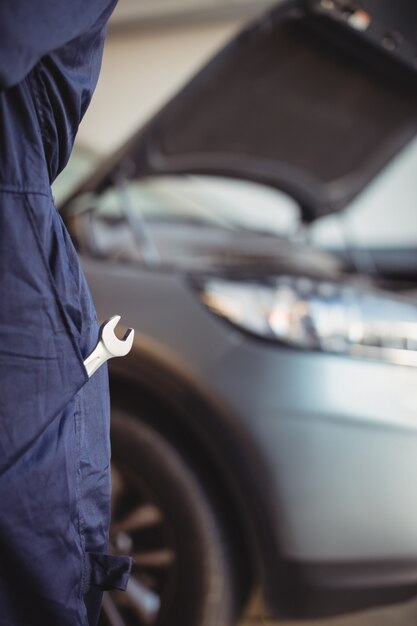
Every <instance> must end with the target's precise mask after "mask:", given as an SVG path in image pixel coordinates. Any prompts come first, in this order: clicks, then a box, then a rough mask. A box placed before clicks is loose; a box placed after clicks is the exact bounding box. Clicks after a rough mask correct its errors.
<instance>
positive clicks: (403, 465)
mask: <svg viewBox="0 0 417 626" xmlns="http://www.w3.org/2000/svg"><path fill="white" fill-rule="evenodd" d="M84 268H85V271H86V274H87V277H88V279H89V282H90V284H91V286H92V290H93V296H94V299H95V302H96V304H97V307H98V311H99V314H100V316H101V317H106V316H107V315H109V314H110V313H111V312H112V311H113V309H114V302H118V303H119V310H118V313H120V314H122V316H123V320H124V323H125V324H126V325H131V326H134V327H136V328H137V329H139V331H140V332H139V334H138V337H137V342H138V348H137V353H136V354H135V355H133V356H132V357H131V358H129V359H126V360H120V363H119V364H116V363H115V364H114V365H115V369H114V370H113V373H114V375H115V376H116V377H120V378H122V379H123V378H125V379H129V378H130V379H131V380H132V381H138V380H140V378H141V374H140V372H139V370H140V369H141V364H142V363H145V362H146V358H148V359H149V355H152V358H153V360H154V368H155V376H156V380H157V384H159V385H160V384H161V379H160V377H158V375H157V372H158V368H159V370H162V369H163V368H166V370H167V375H168V376H176V377H178V378H179V379H182V380H183V385H184V388H189V389H193V390H194V391H193V393H194V394H196V393H197V395H198V396H199V397H200V399H201V401H202V403H203V402H207V403H209V404H210V405H211V406H212V411H211V413H210V414H209V415H207V416H206V417H204V416H203V415H202V414H201V416H200V414H199V416H198V418H197V419H196V418H195V416H194V415H193V416H188V418H187V419H188V420H189V421H190V422H191V421H192V424H191V425H189V427H190V428H191V429H192V430H193V431H195V432H196V433H198V434H197V437H198V439H200V440H201V441H202V442H205V443H203V444H202V445H207V446H208V448H209V450H210V452H209V455H211V457H212V458H214V457H216V456H217V457H218V458H217V461H216V463H217V464H218V465H219V467H221V471H220V473H221V474H222V476H223V480H224V483H225V484H227V483H230V491H231V493H233V498H235V499H236V502H237V503H238V504H237V506H239V507H242V509H241V510H242V516H244V517H245V519H246V521H245V524H244V525H245V527H246V529H247V533H248V536H252V537H253V538H254V546H256V548H254V549H256V550H258V551H259V554H258V558H259V557H260V562H261V565H260V571H259V574H260V576H261V580H262V585H263V588H264V590H265V594H266V596H267V598H268V600H269V606H270V607H271V608H272V610H273V611H274V612H276V613H278V614H280V615H292V616H296V617H297V616H303V615H304V616H315V615H323V614H327V613H328V612H330V613H334V612H342V611H345V610H352V609H356V608H360V607H366V606H368V605H369V604H375V603H383V602H385V601H387V599H390V600H392V601H394V600H395V599H403V597H404V595H403V594H404V593H405V594H406V596H407V597H408V596H410V597H411V595H412V593H413V585H414V581H415V579H416V576H417V504H416V499H415V497H414V490H415V488H414V480H413V477H414V476H415V475H417V421H416V418H415V415H416V408H417V393H416V385H415V381H416V373H415V371H414V369H412V368H404V367H396V366H393V365H388V364H381V363H374V362H372V361H363V360H355V359H351V358H344V357H339V356H330V355H323V354H315V353H310V354H306V353H305V352H301V351H294V350H291V349H288V348H285V347H283V346H280V347H279V349H277V348H276V347H275V346H274V345H271V344H269V343H267V342H263V341H259V340H255V339H254V338H250V337H248V336H247V335H245V334H243V333H241V332H240V331H238V330H236V329H235V328H233V327H232V326H230V325H229V324H228V323H226V322H224V321H222V320H220V319H218V318H216V317H215V316H213V315H212V314H210V313H209V312H208V311H207V310H206V309H205V308H204V307H203V305H202V304H201V303H199V302H198V300H197V299H196V298H195V296H194V294H193V293H192V291H191V290H190V287H189V284H187V281H186V280H185V279H184V277H183V276H182V275H181V274H177V275H172V273H171V272H164V271H151V272H150V271H149V270H143V269H142V270H141V269H140V268H138V267H129V266H127V265H123V264H120V263H107V264H103V263H100V262H97V261H93V260H91V259H84ZM202 328H204V334H202V333H201V329H202ZM141 346H142V348H141ZM145 353H146V358H145ZM145 367H146V366H145ZM135 370H138V371H137V372H135ZM242 381H246V382H245V384H242ZM364 381H366V382H365V383H364ZM168 389H169V386H168ZM190 393H191V392H190ZM179 397H180V398H181V401H182V402H183V403H184V404H187V402H188V399H189V398H188V395H187V394H186V393H185V392H184V390H183V391H182V392H180V393H179ZM191 406H196V405H195V400H193V401H192V402H191ZM220 432H221V436H220ZM207 441H211V443H210V444H209V443H207ZM225 459H226V460H227V462H226V463H225ZM248 465H249V467H248ZM260 477H262V478H261V481H262V483H261V484H260V483H259V480H260ZM364 477H366V479H364ZM257 482H258V484H257ZM260 513H262V516H261V517H260ZM283 585H284V586H288V589H287V593H286V594H282V593H279V592H278V587H280V588H282V586H283ZM303 585H307V587H308V588H310V587H311V589H310V591H309V592H308V594H307V593H306V597H305V598H304V599H303V598H302V597H301V596H300V589H301V588H302V586H303ZM380 586H382V587H384V588H386V591H387V594H380V595H379V599H377V598H375V589H376V588H378V587H380ZM408 587H410V589H409V590H408V591H407V590H405V588H407V589H408ZM346 588H349V589H350V590H351V591H352V594H350V595H349V594H348V595H347V596H346V597H343V598H339V599H338V600H337V601H336V602H335V601H334V593H336V595H337V594H338V593H339V592H340V591H341V590H342V591H343V590H346ZM294 590H296V591H294ZM312 590H313V591H312ZM314 590H316V591H314ZM318 590H321V591H320V593H324V597H322V598H321V599H320V601H317V597H318V596H317V597H316V593H317V594H318V593H319V592H318ZM355 590H356V591H357V592H358V594H355V593H353V592H354V591H355ZM366 592H368V593H366ZM342 595H343V594H342ZM294 598H298V599H297V602H296V604H295V605H294V604H293V601H294Z"/></svg>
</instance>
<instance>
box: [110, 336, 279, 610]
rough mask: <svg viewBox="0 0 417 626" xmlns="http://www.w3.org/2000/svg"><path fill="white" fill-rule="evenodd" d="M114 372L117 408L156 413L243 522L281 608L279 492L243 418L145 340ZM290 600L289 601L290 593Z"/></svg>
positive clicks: (222, 503)
mask: <svg viewBox="0 0 417 626" xmlns="http://www.w3.org/2000/svg"><path fill="white" fill-rule="evenodd" d="M110 374H111V376H110V381H111V393H112V402H113V403H114V404H115V405H117V406H119V407H120V408H124V409H125V410H130V411H132V412H133V413H134V412H135V410H138V408H139V406H141V408H144V407H145V408H148V409H149V414H150V413H151V412H152V420H151V424H152V425H153V426H154V427H155V426H156V427H157V428H158V429H160V430H161V431H162V432H163V434H164V435H165V436H166V437H168V438H169V439H170V440H171V441H172V442H174V443H175V444H176V445H177V446H179V447H180V449H181V451H182V452H183V453H184V454H186V455H187V460H191V461H192V463H193V464H194V466H195V469H196V471H197V472H198V473H199V475H200V476H203V478H204V480H205V486H206V485H207V484H208V485H209V487H210V488H211V494H210V495H211V496H212V497H214V504H215V505H217V506H218V507H220V508H222V507H225V508H226V515H227V517H228V521H229V522H230V516H232V519H233V520H237V521H238V522H239V530H240V532H241V538H242V541H243V542H244V546H243V547H244V548H245V550H246V557H247V561H248V565H249V568H250V571H251V574H253V577H254V579H255V580H256V582H259V584H260V587H261V590H262V592H263V595H264V597H265V599H266V601H267V604H268V605H269V606H270V607H271V608H274V605H276V603H277V598H276V590H277V587H278V584H279V585H280V581H281V579H282V583H283V584H284V581H285V585H286V586H287V585H288V578H287V576H285V575H283V576H281V573H280V567H279V565H280V559H279V546H278V545H277V542H276V537H277V533H276V528H275V526H276V523H277V519H276V515H275V512H274V510H273V507H272V506H271V498H272V497H274V494H272V493H271V491H270V490H269V486H268V480H267V479H266V471H267V470H266V469H264V468H263V462H262V458H261V455H260V453H259V451H257V450H256V449H255V445H254V443H253V442H252V440H251V437H250V435H249V433H248V432H246V431H245V429H244V428H243V426H242V424H241V420H239V418H238V417H237V416H235V415H232V414H231V412H230V411H229V410H228V407H226V406H224V405H223V404H222V403H221V402H219V400H218V399H216V398H214V397H213V395H212V394H210V392H209V391H208V390H207V389H206V388H205V387H204V385H203V384H202V382H201V381H200V380H199V379H198V377H197V376H196V375H195V373H192V372H190V371H187V369H186V368H185V367H184V366H183V365H182V364H181V363H179V362H178V361H176V360H175V359H174V358H173V357H172V355H169V354H167V353H166V352H165V351H163V350H161V349H160V348H159V346H156V345H155V344H154V343H153V342H148V341H146V340H144V338H143V337H141V338H140V342H135V345H134V349H133V350H132V352H131V354H130V355H129V356H128V357H126V358H124V359H117V360H116V359H115V360H114V361H113V362H111V366H110ZM138 392H139V394H140V396H141V397H140V399H139V397H138ZM261 472H263V473H261ZM261 476H262V480H260V477H261ZM283 574H284V572H283ZM277 581H278V584H277ZM283 596H284V597H283V598H282V597H281V601H282V600H284V599H285V590H284V589H283Z"/></svg>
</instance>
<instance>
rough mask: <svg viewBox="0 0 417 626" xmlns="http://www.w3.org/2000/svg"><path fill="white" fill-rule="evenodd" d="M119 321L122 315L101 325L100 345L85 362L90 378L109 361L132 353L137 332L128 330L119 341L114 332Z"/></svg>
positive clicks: (115, 316)
mask: <svg viewBox="0 0 417 626" xmlns="http://www.w3.org/2000/svg"><path fill="white" fill-rule="evenodd" d="M119 321H120V315H114V316H113V317H111V318H110V319H109V320H107V321H106V322H104V323H103V324H102V325H101V327H100V336H99V340H98V343H97V345H96V347H95V348H94V350H93V352H92V353H91V354H90V356H89V357H87V358H86V360H85V361H84V367H85V369H86V370H87V374H88V376H89V378H91V376H92V375H93V374H94V372H96V371H97V370H98V368H99V367H100V366H101V365H103V363H105V362H106V361H108V360H109V359H112V358H113V357H116V356H125V355H126V354H128V353H129V352H130V350H131V348H132V345H133V338H134V336H135V331H134V330H133V328H128V330H127V331H126V332H125V335H124V337H123V339H119V338H118V337H117V336H116V333H115V332H114V329H115V328H116V326H117V324H118V323H119Z"/></svg>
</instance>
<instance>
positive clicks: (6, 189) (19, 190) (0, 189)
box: [0, 184, 50, 198]
mask: <svg viewBox="0 0 417 626" xmlns="http://www.w3.org/2000/svg"><path fill="white" fill-rule="evenodd" d="M0 193H9V194H15V195H20V196H27V195H30V196H44V197H45V198H49V197H50V192H49V191H41V190H39V189H26V188H25V187H14V186H11V187H10V186H5V185H1V184H0Z"/></svg>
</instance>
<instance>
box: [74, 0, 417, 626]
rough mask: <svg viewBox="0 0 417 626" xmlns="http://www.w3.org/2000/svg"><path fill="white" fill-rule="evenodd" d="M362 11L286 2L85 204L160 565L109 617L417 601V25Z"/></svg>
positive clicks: (124, 527) (122, 406) (143, 620)
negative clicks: (254, 602)
mask: <svg viewBox="0 0 417 626" xmlns="http://www.w3.org/2000/svg"><path fill="white" fill-rule="evenodd" d="M361 5H362V6H361V9H358V8H355V6H356V5H355V6H354V3H350V2H349V3H346V2H344V3H341V2H336V1H334V2H333V1H332V2H328V1H326V2H325V1H324V0H323V1H322V2H312V3H310V4H309V3H305V2H297V1H289V2H284V3H281V4H280V5H279V6H278V8H276V9H275V10H273V11H271V12H270V13H268V14H267V15H266V16H264V17H263V18H262V19H260V20H258V21H257V22H256V23H255V24H252V25H251V26H249V27H248V28H247V29H246V30H245V31H244V32H243V33H241V34H240V35H239V36H238V37H237V38H236V39H234V40H233V41H232V42H231V43H230V44H229V45H228V46H227V47H226V48H225V49H224V50H223V51H222V52H221V53H220V54H219V55H218V56H216V57H215V58H214V59H213V60H212V61H211V62H210V63H209V65H208V66H207V67H205V68H204V69H203V70H202V71H201V72H200V73H199V74H198V75H197V76H196V77H195V78H194V79H193V81H192V82H191V83H190V84H189V85H188V86H186V87H185V89H184V90H182V91H181V92H180V93H179V94H178V96H177V97H176V98H174V99H173V100H172V101H171V102H170V103H169V104H168V105H167V106H166V107H165V108H164V109H163V110H162V111H161V112H160V113H158V114H157V115H156V116H155V118H154V119H153V120H151V122H150V123H149V124H148V125H147V126H146V127H145V128H144V129H141V130H140V131H139V132H138V133H137V134H136V135H135V136H134V137H133V138H132V139H131V140H130V141H129V142H128V143H127V144H126V146H124V147H123V148H122V149H121V150H120V151H119V152H118V153H117V154H116V155H113V156H112V157H111V158H110V159H109V160H108V161H107V162H106V163H104V164H103V165H102V166H101V167H100V168H99V169H98V170H97V172H95V174H93V176H92V177H91V178H90V179H88V181H87V182H86V183H85V184H83V185H82V186H81V187H80V189H79V190H78V191H77V192H76V193H75V194H73V196H72V197H71V198H70V200H69V201H67V202H66V203H65V205H64V206H63V207H62V212H63V215H64V218H65V220H66V223H67V225H68V227H69V229H70V232H71V234H72V236H73V239H74V241H75V243H76V245H77V247H78V250H79V252H80V254H81V258H82V261H83V265H84V268H85V271H86V274H87V278H88V281H89V283H90V286H91V289H92V292H93V296H94V299H95V302H96V305H97V309H98V312H99V315H100V317H102V318H103V319H104V318H106V317H108V316H110V315H112V314H114V313H119V314H120V315H122V319H123V321H124V323H125V324H126V326H133V327H135V328H136V330H137V333H136V339H135V344H134V349H133V351H132V353H131V355H129V357H127V358H126V359H120V360H119V361H117V360H115V362H114V363H113V364H112V366H111V384H112V402H113V427H112V429H113V430H112V437H113V462H114V478H113V523H112V532H111V543H112V549H113V550H114V551H115V552H116V553H117V552H120V553H123V554H125V553H130V554H132V555H133V556H134V557H135V560H136V562H135V566H134V571H133V577H132V580H131V582H130V584H129V587H128V590H127V592H126V594H121V593H117V592H116V593H114V594H112V595H108V597H107V598H106V600H105V605H104V613H103V618H102V620H103V624H109V625H125V626H134V625H139V624H158V626H160V625H169V626H175V625H177V624H178V625H179V626H231V624H233V623H235V621H236V619H237V617H238V615H239V612H240V611H241V609H242V607H243V606H244V604H245V602H246V600H247V598H248V596H249V594H250V591H251V589H253V588H254V587H255V586H259V587H260V589H261V591H262V593H263V597H264V599H265V603H266V607H267V609H268V611H269V612H270V613H271V614H273V615H277V616H280V617H290V618H302V617H304V618H313V617H317V616H323V615H332V614H339V613H343V612H347V611H353V610H356V609H359V608H365V607H370V606H375V605H378V604H386V603H390V602H399V601H401V600H404V599H407V598H409V597H411V596H413V595H414V594H415V592H416V582H417V487H416V484H417V385H416V382H417V377H416V376H417V374H416V366H417V307H416V296H415V286H416V278H417V253H416V240H417V233H416V223H417V220H416V218H415V202H416V199H415V198H416V193H415V173H414V172H415V171H417V170H416V165H417V158H416V155H417V152H416V148H417V144H416V143H415V142H414V143H413V140H414V137H415V135H416V133H417V76H416V70H415V64H414V58H415V56H416V55H415V50H414V47H415V44H414V43H413V41H414V40H412V39H411V38H410V36H409V33H410V32H411V27H410V24H411V23H414V24H415V17H416V16H415V15H412V13H413V12H414V13H415V12H416V9H414V8H413V7H411V3H410V6H409V7H408V8H407V10H408V11H409V14H407V15H399V16H395V15H394V11H393V10H391V12H390V14H389V15H388V14H387V11H388V9H387V8H386V5H385V4H384V3H383V2H380V3H379V4H378V3H374V2H371V1H369V2H362V3H361ZM374 7H375V8H374ZM378 7H379V8H378ZM384 7H385V9H384ZM373 8H374V10H372V9H373ZM404 11H406V3H404ZM388 13H389V11H388ZM388 18H389V19H388ZM413 19H414V22H412V20H413ZM387 33H391V34H389V36H388V35H387ZM399 33H401V37H400V36H399ZM387 37H388V39H387Z"/></svg>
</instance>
